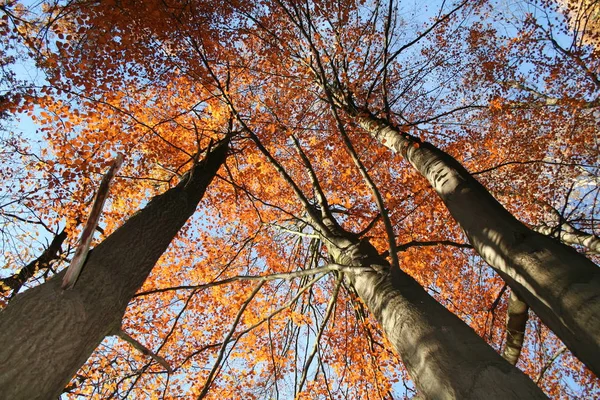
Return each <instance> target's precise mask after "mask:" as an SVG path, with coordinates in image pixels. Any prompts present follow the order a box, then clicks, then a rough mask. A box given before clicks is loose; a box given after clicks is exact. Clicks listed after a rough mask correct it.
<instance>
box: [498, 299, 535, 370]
mask: <svg viewBox="0 0 600 400" xmlns="http://www.w3.org/2000/svg"><path fill="white" fill-rule="evenodd" d="M528 317H529V307H528V306H527V304H525V302H523V301H522V300H521V299H520V298H519V296H518V295H517V294H516V293H515V292H511V294H510V298H509V299H508V311H507V315H506V344H505V345H504V351H502V357H504V359H505V360H506V361H508V362H509V363H511V364H512V365H517V362H518V361H519V356H520V355H521V349H522V348H523V341H524V339H525V327H526V325H527V319H528Z"/></svg>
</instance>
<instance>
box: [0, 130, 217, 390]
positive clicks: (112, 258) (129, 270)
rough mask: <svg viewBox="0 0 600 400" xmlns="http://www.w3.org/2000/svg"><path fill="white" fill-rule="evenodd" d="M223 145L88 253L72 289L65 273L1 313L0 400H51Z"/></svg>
mask: <svg viewBox="0 0 600 400" xmlns="http://www.w3.org/2000/svg"><path fill="white" fill-rule="evenodd" d="M227 147H228V144H227V141H224V142H222V143H221V144H219V145H218V146H217V147H215V148H213V150H212V151H211V152H209V153H208V154H207V155H206V157H205V159H204V160H202V161H201V162H199V163H198V164H196V165H195V166H194V167H193V170H192V173H189V174H188V175H187V176H186V177H184V179H182V181H181V182H180V183H179V184H178V185H177V186H176V187H174V188H172V189H169V190H167V191H166V192H165V193H163V194H161V195H159V196H156V197H155V198H153V199H152V200H151V201H150V203H149V204H148V205H147V206H146V207H144V208H143V209H142V210H140V211H139V212H138V213H136V214H134V215H133V216H132V217H130V218H129V219H128V220H127V221H126V222H125V223H124V224H123V225H122V226H121V227H120V228H119V229H117V230H116V231H115V232H114V233H112V234H111V235H110V236H109V237H107V238H106V239H105V240H104V241H102V242H101V243H100V244H99V245H98V246H97V247H96V248H95V249H93V251H91V252H90V254H89V255H88V259H87V261H86V264H85V266H84V269H83V271H82V273H81V275H80V277H79V279H78V281H77V283H76V284H75V287H74V288H73V289H71V290H62V289H61V282H62V278H63V275H64V271H63V272H61V273H59V274H57V275H56V276H55V277H53V278H52V279H51V280H49V281H48V282H46V283H44V284H42V285H40V286H37V287H35V288H32V289H30V290H27V291H26V292H24V293H22V294H19V295H18V296H17V297H16V298H15V299H14V300H13V301H12V302H11V303H10V304H9V305H8V306H7V307H6V308H5V309H4V310H3V311H2V312H0V343H2V345H1V346H0V397H2V398H4V399H28V400H29V399H42V400H47V399H56V398H57V397H58V396H59V395H60V394H61V392H62V390H63V388H64V387H65V386H66V385H67V384H68V382H69V380H70V379H71V377H72V376H73V375H74V374H75V373H76V372H77V370H78V369H79V368H80V367H81V366H82V365H83V364H84V363H85V361H86V360H87V359H88V357H89V356H90V355H91V354H92V352H93V351H94V349H95V348H96V347H97V346H98V344H100V342H101V341H102V340H103V339H104V337H105V336H107V335H111V334H113V333H115V332H118V330H119V329H120V326H121V320H122V317H123V314H124V312H125V309H126V308H127V305H128V303H129V301H130V300H131V298H132V297H133V295H134V294H135V293H136V292H137V290H138V289H139V288H140V287H141V286H142V284H143V283H144V281H145V280H146V278H147V277H148V275H149V274H150V272H151V271H152V268H153V267H154V265H155V264H156V262H157V260H158V259H159V257H160V256H161V255H162V254H163V252H164V251H165V250H166V249H167V247H168V246H169V244H170V243H171V240H172V239H173V238H174V237H175V235H177V233H178V232H179V230H180V229H181V227H182V226H183V225H184V224H185V222H186V221H187V220H188V218H189V217H190V216H191V215H192V214H193V213H194V211H195V209H196V206H197V205H198V202H199V201H200V199H202V197H203V195H204V192H205V191H206V188H207V187H208V185H209V184H210V182H211V181H212V179H213V178H214V176H215V174H216V172H217V170H218V169H219V167H220V166H221V164H222V163H223V162H224V160H225V158H226V154H227Z"/></svg>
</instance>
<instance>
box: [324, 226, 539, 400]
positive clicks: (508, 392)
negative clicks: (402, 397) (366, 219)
mask: <svg viewBox="0 0 600 400" xmlns="http://www.w3.org/2000/svg"><path fill="white" fill-rule="evenodd" d="M325 243H328V244H327V248H328V252H329V254H330V255H331V256H332V257H333V259H334V261H335V262H336V263H338V264H342V265H346V266H352V267H356V273H353V272H349V273H348V272H346V277H347V279H348V280H349V281H350V283H351V284H352V286H353V287H354V288H355V290H356V292H357V293H358V295H359V296H360V298H361V299H362V301H363V302H364V303H365V304H366V305H367V307H368V309H369V311H370V312H371V313H372V314H373V315H374V316H375V318H376V319H377V320H378V321H379V323H380V326H381V328H382V329H383V331H384V333H385V335H386V337H387V338H388V340H389V341H390V342H391V344H392V345H393V346H394V348H395V350H396V351H397V353H398V354H399V355H400V357H401V358H402V360H403V362H404V364H405V365H406V368H407V369H408V372H409V374H410V376H411V378H412V379H413V380H414V382H415V384H416V386H417V388H418V389H419V392H420V394H421V395H423V396H424V397H425V398H427V399H490V400H491V399H498V400H506V399H544V398H546V396H545V395H544V394H543V393H542V391H541V390H540V389H539V388H538V387H537V386H536V385H535V384H534V383H533V382H532V381H531V380H530V379H529V378H528V377H527V376H526V375H525V374H524V373H523V372H521V371H520V370H518V369H517V368H516V367H514V366H512V365H510V364H509V363H507V362H506V361H505V360H504V359H503V358H502V357H501V356H500V355H499V354H498V353H496V352H495V351H494V350H493V349H492V348H491V347H490V346H489V345H488V344H487V343H486V342H485V341H484V340H483V339H482V338H481V337H479V336H478V335H477V334H476V333H475V332H474V331H473V330H472V329H471V328H470V327H468V326H467V325H466V324H465V323H464V322H463V321H461V320H460V319H459V318H458V317H457V316H455V315H454V314H453V313H451V312H450V311H448V310H447V309H446V308H444V307H443V306H442V305H441V304H439V303H438V302H437V301H436V300H435V299H434V298H433V297H431V296H430V295H429V294H428V293H427V292H426V291H425V290H424V289H423V288H422V287H421V286H420V285H419V283H417V282H416V281H415V280H414V279H413V278H412V277H410V276H409V275H408V274H406V273H404V272H403V271H401V270H399V269H393V270H391V267H390V265H389V264H388V262H387V260H385V259H384V258H383V257H381V256H380V255H379V254H377V251H376V249H375V248H374V247H373V246H372V245H371V244H370V243H369V242H368V241H367V240H358V239H353V238H352V237H351V236H349V235H345V237H344V236H340V235H336V237H329V238H327V240H325Z"/></svg>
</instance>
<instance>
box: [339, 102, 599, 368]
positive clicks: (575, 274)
mask: <svg viewBox="0 0 600 400" xmlns="http://www.w3.org/2000/svg"><path fill="white" fill-rule="evenodd" d="M350 113H351V114H352V115H354V117H355V118H356V119H357V122H358V123H359V124H360V125H361V126H362V127H363V128H364V129H365V130H366V131H367V132H368V133H369V134H370V135H371V136H372V137H374V138H375V139H377V140H379V141H380V142H381V143H382V144H384V145H385V146H387V147H388V148H390V149H392V150H393V151H395V152H399V153H401V154H403V155H404V156H405V158H406V159H407V160H408V161H409V162H410V163H411V164H412V165H413V167H415V168H416V169H417V170H418V171H419V172H420V173H421V174H422V175H423V176H424V177H425V178H426V179H427V180H428V181H429V183H430V184H431V186H432V187H433V188H434V189H435V191H436V192H437V193H438V194H439V196H440V197H441V198H442V200H443V201H444V203H445V205H446V207H447V208H448V210H449V211H450V213H451V214H452V216H453V217H454V219H455V220H456V221H457V222H458V224H459V225H460V226H461V228H462V229H463V230H464V231H465V233H466V234H467V236H468V238H469V241H470V242H471V244H472V245H473V247H474V248H475V249H476V251H477V252H478V253H479V254H480V255H481V257H482V258H483V259H484V260H485V261H487V263H488V264H490V265H491V266H492V267H493V268H494V269H495V270H496V271H497V272H498V273H499V274H500V276H501V277H502V278H503V279H504V280H505V281H506V282H507V283H508V285H509V286H510V287H511V288H512V290H513V291H515V292H517V294H518V295H519V297H521V298H522V299H523V301H525V303H527V304H528V305H529V306H530V307H531V308H532V309H533V311H534V312H535V313H536V314H537V315H538V316H539V317H540V318H541V319H542V321H543V322H544V323H545V324H546V325H547V326H548V327H549V328H550V329H552V330H553V331H554V333H555V334H556V335H557V336H558V337H559V338H560V339H561V340H562V341H563V342H564V343H565V344H566V345H567V347H568V348H569V349H570V350H571V351H572V352H573V353H574V354H575V355H576V356H577V357H578V358H579V359H580V360H581V361H583V362H584V363H585V364H586V365H587V366H588V368H590V369H591V370H592V371H594V373H595V374H596V375H598V376H600V268H598V266H597V265H596V264H594V263H593V262H591V261H590V260H589V259H587V258H586V257H585V256H583V255H581V254H579V253H577V252H576V251H575V250H574V249H572V248H570V247H569V246H566V245H563V244H561V243H559V242H557V241H556V240H554V239H552V238H550V237H548V236H545V235H542V234H540V233H538V232H535V231H533V230H531V229H529V228H528V227H527V226H525V225H524V224H523V223H521V222H520V221H518V220H517V219H516V218H515V217H514V216H513V215H512V214H510V213H509V212H508V211H507V210H506V209H505V208H504V207H503V206H502V205H501V204H500V203H498V201H497V200H496V199H494V197H493V196H492V195H491V194H490V193H489V192H488V191H487V190H486V189H485V187H483V186H482V185H481V184H480V183H479V182H478V181H477V180H476V179H475V178H474V177H473V176H472V175H471V174H470V173H469V172H468V171H467V170H466V169H465V168H464V167H463V166H462V165H461V164H460V163H459V162H458V161H457V160H456V159H454V158H453V157H451V156H450V155H448V154H447V153H445V152H443V151H442V150H440V149H438V148H437V147H435V146H433V145H432V144H430V143H426V142H423V143H422V142H421V141H420V140H419V139H418V138H415V137H412V136H410V135H408V134H406V133H402V132H400V131H399V130H398V129H397V128H395V127H394V126H392V125H391V124H390V123H389V122H387V121H385V120H381V119H378V118H376V117H374V116H373V115H371V114H370V113H367V112H357V111H356V110H354V111H353V110H350Z"/></svg>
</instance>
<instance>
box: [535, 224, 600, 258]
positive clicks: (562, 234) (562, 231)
mask: <svg viewBox="0 0 600 400" xmlns="http://www.w3.org/2000/svg"><path fill="white" fill-rule="evenodd" d="M533 230H535V231H536V232H539V233H542V234H544V235H548V236H552V237H555V238H557V239H559V240H560V241H561V242H563V243H566V244H570V245H578V246H583V247H585V248H587V249H588V251H589V252H590V253H595V254H600V237H598V236H596V235H593V234H590V233H586V232H583V231H581V230H579V229H577V228H575V227H574V226H572V225H571V224H568V223H563V224H561V225H560V226H559V227H556V228H553V227H551V226H548V225H541V226H537V227H535V228H533Z"/></svg>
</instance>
